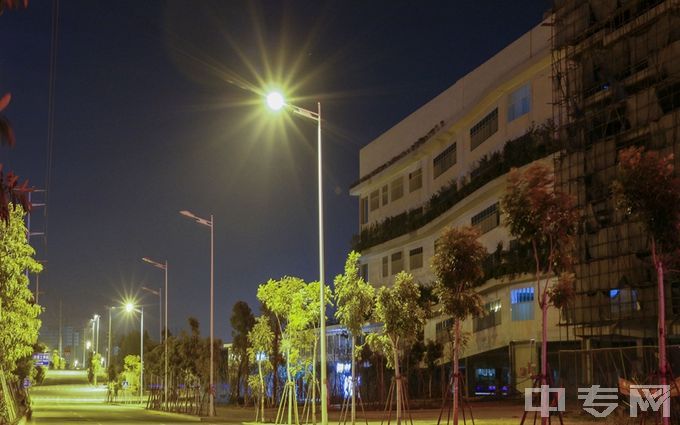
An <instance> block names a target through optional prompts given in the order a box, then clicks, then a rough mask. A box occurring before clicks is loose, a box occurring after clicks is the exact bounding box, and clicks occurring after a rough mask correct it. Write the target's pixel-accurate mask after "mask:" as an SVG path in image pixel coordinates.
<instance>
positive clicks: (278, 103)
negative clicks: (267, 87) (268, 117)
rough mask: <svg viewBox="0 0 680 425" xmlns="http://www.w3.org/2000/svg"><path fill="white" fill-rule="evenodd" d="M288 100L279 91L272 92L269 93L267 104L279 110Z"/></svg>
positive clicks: (270, 107)
mask: <svg viewBox="0 0 680 425" xmlns="http://www.w3.org/2000/svg"><path fill="white" fill-rule="evenodd" d="M285 104H286V102H285V101H284V100H283V96H282V95H281V93H279V92H272V93H269V94H268V95H267V106H269V109H271V110H273V111H278V110H279V109H281V108H283V107H284V106H285Z"/></svg>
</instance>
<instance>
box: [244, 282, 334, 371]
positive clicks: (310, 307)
mask: <svg viewBox="0 0 680 425" xmlns="http://www.w3.org/2000/svg"><path fill="white" fill-rule="evenodd" d="M320 289H321V288H320V285H319V282H311V283H309V284H307V283H305V282H304V281H303V280H302V279H300V278H298V277H291V276H284V277H283V278H281V279H279V280H274V279H270V280H269V281H267V283H264V284H262V285H260V286H259V287H258V289H257V298H258V299H259V300H260V301H261V302H262V303H263V304H264V305H265V307H266V308H268V309H269V310H270V311H271V312H272V313H273V314H274V316H275V317H276V322H277V325H278V328H279V331H280V332H281V348H282V351H283V352H284V353H286V360H287V370H288V373H289V374H290V376H291V377H292V376H294V375H295V374H296V373H298V372H300V371H301V370H303V369H304V368H305V367H306V366H307V365H308V364H309V363H310V361H311V358H305V359H303V358H301V356H300V354H301V352H310V351H311V350H309V348H311V346H312V345H313V344H314V339H315V331H314V328H315V326H316V325H317V324H318V320H319V311H320V309H321V300H320V296H319V295H320ZM330 293H331V291H330V288H328V287H326V291H325V292H324V296H325V298H326V299H325V304H326V305H328V304H330Z"/></svg>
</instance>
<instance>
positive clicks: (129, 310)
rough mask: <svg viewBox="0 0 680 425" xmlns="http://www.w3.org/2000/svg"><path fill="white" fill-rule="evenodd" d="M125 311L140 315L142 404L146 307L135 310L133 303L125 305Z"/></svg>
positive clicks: (140, 383) (140, 395)
mask: <svg viewBox="0 0 680 425" xmlns="http://www.w3.org/2000/svg"><path fill="white" fill-rule="evenodd" d="M125 311H126V312H128V313H132V312H133V311H134V312H135V313H139V314H140V320H139V360H140V363H139V364H140V367H139V398H140V402H141V398H142V397H143V396H144V307H143V306H142V307H140V308H135V306H134V305H133V304H132V303H127V304H125Z"/></svg>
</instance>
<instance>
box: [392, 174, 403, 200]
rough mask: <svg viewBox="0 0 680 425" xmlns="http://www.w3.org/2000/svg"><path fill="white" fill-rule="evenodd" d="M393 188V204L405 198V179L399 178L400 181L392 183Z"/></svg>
mask: <svg viewBox="0 0 680 425" xmlns="http://www.w3.org/2000/svg"><path fill="white" fill-rule="evenodd" d="M390 186H391V192H392V194H391V198H392V202H394V201H396V200H397V199H399V198H401V197H402V196H404V178H403V177H399V178H398V179H396V180H394V181H392V183H391V184H390Z"/></svg>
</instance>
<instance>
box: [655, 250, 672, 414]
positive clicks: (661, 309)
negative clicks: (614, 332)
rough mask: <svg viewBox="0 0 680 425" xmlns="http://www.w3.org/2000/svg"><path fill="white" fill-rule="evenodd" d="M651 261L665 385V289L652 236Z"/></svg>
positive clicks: (660, 356) (665, 382) (660, 362)
mask: <svg viewBox="0 0 680 425" xmlns="http://www.w3.org/2000/svg"><path fill="white" fill-rule="evenodd" d="M652 261H653V262H654V268H655V269H656V284H657V288H658V297H659V309H658V310H659V320H658V323H659V374H660V375H661V382H660V384H661V385H666V384H667V381H666V291H665V288H664V284H663V261H661V259H660V258H659V256H658V254H657V252H656V240H655V239H654V238H652ZM662 423H663V425H670V418H663V419H662Z"/></svg>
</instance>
